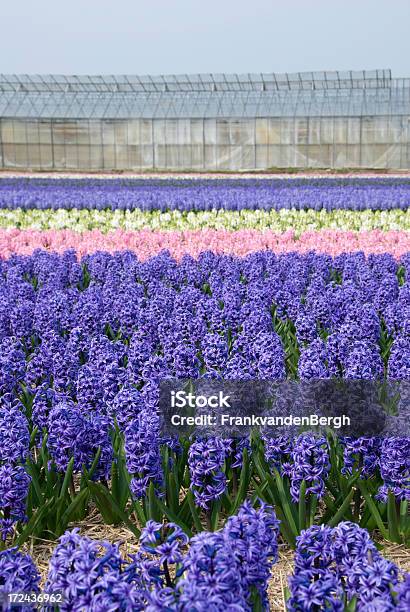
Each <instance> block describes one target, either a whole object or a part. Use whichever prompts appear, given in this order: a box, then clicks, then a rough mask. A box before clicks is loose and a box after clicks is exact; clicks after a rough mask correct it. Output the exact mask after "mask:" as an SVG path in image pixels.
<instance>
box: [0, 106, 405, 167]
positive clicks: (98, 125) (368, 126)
mask: <svg viewBox="0 0 410 612" xmlns="http://www.w3.org/2000/svg"><path fill="white" fill-rule="evenodd" d="M0 167H4V168H15V169H23V168H31V169H41V170H51V169H55V170H65V169H67V170H152V169H157V170H188V169H192V170H242V169H264V168H269V167H278V168H288V167H298V168H360V167H362V168H393V169H410V116H408V117H406V116H397V117H395V116H392V117H344V118H338V117H335V118H299V117H297V118H290V119H282V118H281V119H274V118H262V119H154V120H150V119H133V120H112V121H108V120H104V121H100V120H89V121H88V120H77V121H76V120H50V121H49V120H37V121H32V120H30V121H29V120H27V121H26V120H21V119H19V120H17V119H7V118H2V119H0Z"/></svg>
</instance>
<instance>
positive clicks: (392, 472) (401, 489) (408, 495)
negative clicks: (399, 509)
mask: <svg viewBox="0 0 410 612" xmlns="http://www.w3.org/2000/svg"><path fill="white" fill-rule="evenodd" d="M380 475H381V477H382V478H383V481H384V483H383V485H382V486H381V487H380V489H379V492H378V494H377V499H380V500H382V501H384V502H386V501H387V498H388V494H389V492H391V493H393V495H394V496H395V497H396V498H397V499H398V500H406V501H410V438H385V439H384V440H383V442H382V445H381V449H380Z"/></svg>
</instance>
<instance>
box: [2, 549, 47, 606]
mask: <svg viewBox="0 0 410 612" xmlns="http://www.w3.org/2000/svg"><path fill="white" fill-rule="evenodd" d="M39 585H40V574H39V572H38V569H37V567H36V566H35V564H34V562H33V559H32V558H31V557H30V555H26V554H24V553H22V552H19V550H18V549H17V548H9V549H7V550H3V551H0V605H1V603H2V601H3V602H4V603H3V605H2V606H1V609H2V610H3V612H11V611H12V610H16V609H17V607H16V606H15V605H14V606H12V605H7V604H6V603H5V601H7V600H6V599H4V600H3V598H6V597H7V595H8V594H9V593H39V592H40V586H39ZM24 609H25V610H28V611H30V610H34V609H35V608H34V606H24Z"/></svg>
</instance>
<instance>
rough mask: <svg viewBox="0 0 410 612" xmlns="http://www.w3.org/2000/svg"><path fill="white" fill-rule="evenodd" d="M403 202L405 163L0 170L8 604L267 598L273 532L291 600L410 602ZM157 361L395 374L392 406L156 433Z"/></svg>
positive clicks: (216, 602)
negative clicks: (149, 172) (127, 174)
mask: <svg viewBox="0 0 410 612" xmlns="http://www.w3.org/2000/svg"><path fill="white" fill-rule="evenodd" d="M409 210H410V180H409V179H407V178H405V177H402V178H366V179H363V178H362V179H359V178H353V179H338V178H334V179H333V178H329V179H261V180H252V179H246V180H245V179H238V180H237V179H235V180H234V179H219V180H218V181H212V180H202V179H184V180H180V181H178V180H165V179H156V180H154V179H149V180H148V179H147V180H142V179H141V180H130V179H110V180H103V179H78V180H75V179H37V178H36V179H27V178H13V179H12V178H8V179H0V228H1V229H0V256H1V260H0V284H1V289H0V360H1V368H0V535H1V544H0V604H1V597H2V596H3V597H4V605H3V607H4V609H5V610H16V609H19V607H20V604H22V603H24V604H25V605H26V606H27V608H25V609H30V607H31V609H36V605H37V606H40V607H41V606H42V607H43V609H50V610H51V609H61V610H98V611H100V610H101V611H103V610H107V611H108V610H127V611H128V610H130V611H131V610H149V611H152V612H154V611H161V610H163V611H167V610H169V611H196V610H198V611H202V610H205V609H209V610H212V611H219V610H229V611H232V612H234V611H240V610H245V611H252V610H269V609H276V608H273V607H272V604H271V602H270V601H269V596H268V589H269V583H270V578H271V574H272V573H273V574H274V573H275V568H276V567H277V564H278V555H279V552H278V551H280V550H282V549H286V550H291V551H292V558H293V572H292V573H291V574H290V575H289V576H288V579H285V584H284V585H283V586H284V589H283V600H284V602H286V604H284V605H286V607H287V609H288V610H289V612H290V611H316V610H340V611H342V610H346V611H354V610H358V611H359V612H360V611H367V612H370V611H372V610H392V609H397V610H399V611H400V610H402V611H404V610H406V611H407V610H409V609H410V575H409V574H408V573H406V572H405V571H403V568H402V567H399V566H398V564H396V563H395V562H394V561H392V560H390V559H389V558H388V546H389V543H391V544H393V545H395V546H397V547H400V550H404V551H405V550H406V551H407V552H406V555H407V556H406V568H407V569H409V563H408V561H409V558H410V553H409V552H408V546H409V543H410V515H409V502H410V434H409V432H408V405H407V404H406V397H408V394H407V396H406V388H407V387H406V380H407V379H409V378H410V332H409V330H410V327H409V325H410V234H409V225H410V212H409ZM171 377H173V378H177V379H199V378H201V379H202V378H204V379H205V378H208V379H212V380H222V379H225V380H230V381H235V380H244V379H247V380H273V381H284V380H289V381H292V380H294V381H312V380H318V379H319V380H326V381H329V380H334V381H341V380H342V381H349V380H350V381H360V380H365V381H368V380H371V381H396V382H397V383H400V385H401V388H402V401H403V405H404V407H402V411H403V415H404V420H403V422H402V423H401V425H400V426H399V427H397V426H396V428H394V427H393V428H392V429H391V430H390V432H389V435H387V436H383V437H382V436H378V435H375V436H361V437H351V436H346V435H339V436H338V435H335V434H334V432H325V433H322V432H321V433H314V432H309V431H304V432H300V431H298V432H295V431H289V433H288V434H284V433H283V432H281V433H280V435H279V434H278V435H276V436H272V435H266V434H264V433H263V432H253V433H252V435H250V436H246V437H241V438H236V437H231V438H229V437H215V436H212V437H180V438H176V437H170V436H167V435H165V434H164V432H163V430H162V428H161V415H160V413H159V409H158V406H159V394H160V383H161V381H163V380H166V379H169V378H171ZM393 421H394V419H393ZM91 515H92V516H95V515H98V517H99V519H98V520H99V522H100V523H101V525H103V524H105V525H106V526H107V529H109V530H110V533H114V534H115V530H116V529H120V528H123V527H125V528H126V529H127V530H128V532H129V534H130V537H131V538H132V539H133V541H135V543H136V545H137V551H136V552H135V553H134V552H133V553H132V554H131V553H130V554H128V555H124V554H123V550H122V548H121V547H120V546H119V545H118V544H115V543H113V541H115V538H114V540H112V539H111V540H110V541H108V540H96V539H94V538H92V537H90V535H88V534H87V533H85V534H84V533H83V532H81V533H80V532H79V531H78V529H77V527H78V526H82V525H84V524H86V522H87V520H88V518H89V517H90V516H91ZM44 541H47V542H51V541H52V542H54V545H53V551H52V554H51V556H50V558H49V559H48V561H47V562H48V569H47V571H46V572H45V574H44V572H42V576H40V574H39V570H38V568H37V567H36V556H35V550H36V545H37V543H39V542H44ZM384 547H387V548H386V553H385V550H384ZM403 554H404V553H403ZM286 583H287V584H286ZM13 593H25V594H26V595H27V597H28V595H31V596H32V597H33V599H32V600H29V599H26V600H25V601H21V602H19V601H18V600H15V601H11V600H10V594H13ZM36 598H37V599H36ZM36 602H37V603H36ZM283 609H285V608H283Z"/></svg>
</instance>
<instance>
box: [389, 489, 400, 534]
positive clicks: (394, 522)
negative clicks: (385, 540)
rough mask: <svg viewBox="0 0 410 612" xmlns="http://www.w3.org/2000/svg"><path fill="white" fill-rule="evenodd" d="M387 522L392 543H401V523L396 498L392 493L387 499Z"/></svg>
mask: <svg viewBox="0 0 410 612" xmlns="http://www.w3.org/2000/svg"><path fill="white" fill-rule="evenodd" d="M387 522H388V527H389V536H390V538H389V539H390V540H391V541H392V542H397V543H400V542H401V538H400V534H399V525H398V522H399V521H398V516H397V508H396V498H395V496H394V494H393V493H392V492H391V491H389V495H388V498H387Z"/></svg>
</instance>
